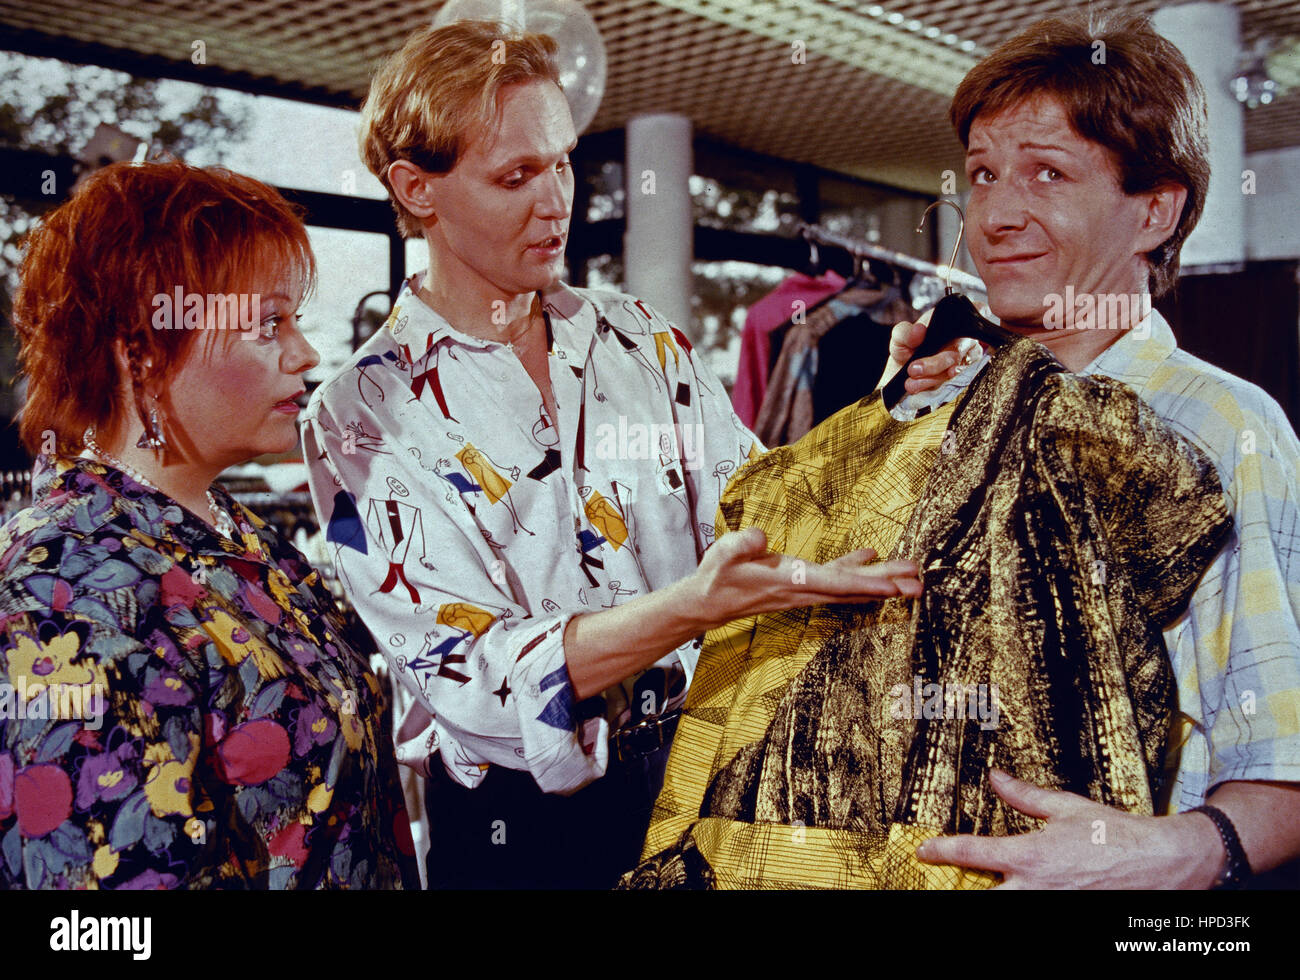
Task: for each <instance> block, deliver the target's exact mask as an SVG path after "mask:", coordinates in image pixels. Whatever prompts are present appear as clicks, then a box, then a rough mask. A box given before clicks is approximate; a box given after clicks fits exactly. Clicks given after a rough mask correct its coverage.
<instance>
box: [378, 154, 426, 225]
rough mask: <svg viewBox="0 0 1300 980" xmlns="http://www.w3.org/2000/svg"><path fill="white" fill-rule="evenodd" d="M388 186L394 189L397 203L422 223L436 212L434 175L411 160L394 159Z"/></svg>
mask: <svg viewBox="0 0 1300 980" xmlns="http://www.w3.org/2000/svg"><path fill="white" fill-rule="evenodd" d="M387 176H388V186H389V187H391V188H392V189H393V197H395V198H397V203H398V204H400V205H401V206H402V207H404V208H405V209H406V210H407V211H409V212H410V213H411V214H413V215H415V217H416V218H418V219H419V220H420V222H421V223H424V222H427V221H429V220H431V219H432V218H433V216H434V214H435V207H434V198H435V196H436V195H435V193H434V184H433V181H434V175H433V174H431V173H429V172H428V171H426V170H424V169H423V168H421V167H419V166H418V165H416V164H414V163H412V162H411V161H410V160H394V161H393V162H392V163H390V164H389V165H388V175H387Z"/></svg>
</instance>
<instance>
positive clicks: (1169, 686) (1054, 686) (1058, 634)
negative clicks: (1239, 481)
mask: <svg viewBox="0 0 1300 980" xmlns="http://www.w3.org/2000/svg"><path fill="white" fill-rule="evenodd" d="M719 510H720V514H721V518H722V519H721V520H720V521H719V530H720V531H722V529H723V528H722V525H723V524H725V530H726V532H728V533H729V532H731V531H736V530H740V529H742V528H745V527H748V526H750V525H756V526H759V527H761V528H763V530H764V531H765V532H767V533H768V535H769V547H771V548H772V549H773V550H777V551H782V552H785V553H787V554H790V555H792V556H796V557H800V558H804V559H807V560H811V561H817V562H824V561H828V560H831V559H833V558H835V557H837V556H838V555H841V554H844V553H845V552H847V551H850V550H852V549H855V548H860V547H866V546H871V547H875V548H877V550H878V551H880V553H882V554H891V555H895V556H909V557H913V558H915V559H916V560H917V561H918V563H919V564H920V566H921V568H922V570H923V571H922V576H923V581H924V583H925V591H924V593H923V595H922V596H921V597H920V598H919V599H915V600H912V599H901V598H898V599H889V600H885V601H882V602H878V603H871V604H864V605H822V606H816V607H813V608H812V609H803V610H790V611H787V612H783V613H776V614H767V615H761V616H757V617H750V618H748V619H745V620H740V621H737V622H734V623H731V624H729V625H728V626H726V627H724V628H722V629H719V630H714V631H712V632H711V633H710V634H709V635H708V637H707V638H706V641H705V646H704V651H703V653H702V655H701V658H700V662H699V665H698V668H697V673H696V677H695V681H694V684H693V686H692V689H691V694H690V697H689V698H688V701H687V704H686V706H685V709H684V712H683V717H682V721H681V723H680V726H679V728H678V733H677V738H676V742H675V743H674V746H673V752H672V756H671V758H670V760H669V765H668V771H667V777H666V780H665V784H664V790H663V792H662V793H661V795H660V797H659V800H658V801H657V804H656V808H655V817H654V819H653V821H652V823H651V827H650V831H649V835H648V837H647V840H646V846H645V848H644V850H643V861H642V864H641V865H640V866H639V867H638V868H637V869H635V870H634V871H633V872H630V873H629V874H628V875H626V876H625V877H624V881H623V885H624V887H650V888H655V887H658V888H663V887H709V886H713V887H744V888H790V887H802V888H806V887H830V888H842V887H881V888H914V887H947V888H951V887H985V886H988V885H990V884H993V883H994V880H995V879H994V877H993V876H992V875H990V874H987V873H984V872H980V871H972V870H967V869H962V868H955V867H950V866H942V865H926V864H922V863H920V862H919V861H917V860H916V858H915V848H916V846H917V844H919V843H920V842H921V841H922V840H924V839H926V838H928V837H931V836H935V835H937V834H945V833H970V834H983V835H1006V834H1014V833H1021V832H1025V831H1028V830H1032V829H1035V828H1036V827H1037V825H1038V824H1037V821H1036V820H1035V819H1034V818H1031V817H1028V816H1026V815H1024V814H1021V813H1019V812H1017V811H1016V810H1014V809H1013V808H1011V807H1009V806H1007V805H1006V804H1004V803H1003V802H1002V800H1001V799H1000V798H999V797H997V796H996V794H994V793H993V792H992V790H991V788H990V786H989V783H988V779H987V774H988V770H989V769H990V768H991V767H993V766H997V767H999V768H1002V769H1004V770H1006V771H1008V772H1010V773H1011V774H1012V775H1014V776H1017V777H1019V778H1021V779H1025V780H1028V781H1030V782H1033V783H1035V784H1037V785H1040V786H1046V787H1049V788H1053V789H1061V790H1067V791H1071V792H1075V793H1078V794H1080V795H1083V796H1087V797H1089V798H1091V799H1093V800H1096V801H1098V802H1100V803H1103V804H1106V805H1110V806H1115V807H1119V808H1121V809H1124V810H1127V811H1129V812H1134V813H1146V814H1149V813H1152V812H1153V799H1154V796H1155V794H1156V793H1157V792H1158V791H1159V788H1160V784H1161V782H1162V779H1163V778H1164V776H1163V765H1164V758H1163V755H1164V747H1165V745H1166V737H1167V735H1168V732H1169V727H1170V722H1171V718H1172V715H1173V708H1174V684H1173V677H1172V671H1171V668H1170V665H1169V661H1168V658H1167V655H1166V650H1165V646H1164V641H1163V637H1162V635H1161V633H1160V627H1161V626H1162V625H1164V624H1166V623H1167V622H1169V621H1170V620H1172V619H1173V618H1174V617H1175V616H1176V615H1177V614H1178V613H1179V612H1180V611H1181V610H1182V609H1183V608H1184V607H1185V606H1186V604H1187V601H1188V598H1189V596H1190V595H1191V593H1192V591H1193V589H1194V588H1195V586H1196V583H1197V581H1198V579H1199V578H1200V576H1201V574H1202V572H1203V571H1204V569H1205V567H1206V566H1207V565H1208V563H1209V562H1210V560H1211V559H1212V558H1213V556H1214V554H1215V553H1216V551H1217V550H1218V549H1219V547H1220V546H1221V545H1222V542H1223V540H1224V539H1225V537H1226V536H1227V535H1228V534H1229V533H1230V531H1231V526H1232V521H1231V517H1230V516H1229V513H1228V509H1227V505H1226V503H1225V501H1224V498H1223V493H1222V489H1221V487H1220V484H1219V480H1218V476H1217V473H1216V471H1215V469H1214V466H1213V464H1212V463H1211V462H1210V461H1209V460H1208V459H1207V458H1206V457H1205V456H1204V454H1202V453H1201V452H1200V451H1199V450H1198V449H1196V448H1195V447H1193V446H1192V445H1191V444H1189V443H1187V442H1186V441H1184V440H1182V439H1180V438H1178V437H1177V436H1176V435H1175V434H1174V433H1173V432H1171V431H1170V430H1169V429H1168V428H1166V427H1165V425H1164V424H1163V423H1162V422H1161V421H1160V419H1159V418H1158V417H1157V416H1156V415H1155V413H1154V412H1153V411H1152V410H1151V409H1150V408H1148V407H1147V406H1146V404H1145V403H1144V402H1142V401H1141V400H1139V399H1138V398H1137V397H1136V395H1135V394H1134V393H1133V392H1132V391H1131V390H1130V389H1128V388H1127V387H1125V386H1124V385H1122V384H1119V383H1118V382H1115V381H1112V380H1110V379H1106V378H1083V377H1078V376H1075V375H1071V374H1068V373H1065V372H1064V371H1063V369H1062V368H1061V367H1060V365H1059V364H1058V363H1057V362H1056V361H1055V360H1054V359H1053V358H1052V357H1051V356H1050V354H1048V353H1047V351H1046V350H1045V349H1044V348H1042V347H1041V346H1039V345H1038V344H1035V343H1033V342H1032V341H1028V340H1021V341H1018V342H1017V343H1015V344H1013V345H1011V346H1010V347H1008V348H1006V349H1004V350H1002V351H999V352H998V353H997V354H996V355H995V356H994V357H993V359H992V362H991V364H990V365H989V366H988V367H987V369H986V370H985V371H984V372H983V374H982V376H981V377H980V378H979V379H978V380H977V381H976V382H975V383H974V384H972V385H971V386H970V388H969V389H968V390H967V392H966V394H965V395H964V396H963V397H962V398H961V399H960V400H955V401H949V402H948V403H947V404H945V405H943V406H941V407H940V408H937V409H935V410H933V411H931V412H929V413H928V414H924V415H921V416H920V417H919V418H918V419H917V420H916V421H914V422H911V423H901V422H898V421H895V420H894V419H893V418H892V417H891V416H890V415H889V414H888V412H886V411H885V409H884V406H883V403H882V400H881V398H880V396H879V394H875V395H873V396H872V397H870V398H867V399H863V400H862V401H860V402H859V403H857V404H856V405H854V406H852V407H850V408H849V409H846V410H845V411H843V412H841V413H839V414H837V415H836V416H834V417H833V418H832V419H830V420H829V421H827V422H826V423H825V424H823V425H821V426H819V427H818V428H816V429H815V430H813V431H812V432H811V433H809V435H808V436H806V437H805V438H804V439H803V440H801V441H800V442H799V443H798V444H796V445H795V446H792V447H786V448H781V449H777V450H773V451H771V452H769V453H767V454H765V455H764V456H762V457H760V458H759V459H758V460H757V461H755V462H754V463H752V464H750V465H749V466H747V467H745V468H744V469H743V470H742V471H741V472H740V474H739V475H738V476H737V478H736V479H735V480H734V481H733V482H732V483H731V485H730V486H729V487H728V488H727V491H726V493H725V494H724V495H723V498H722V501H721V503H720V506H719ZM900 528H901V529H902V530H901V533H900V532H899V530H898V529H900ZM932 685H933V686H932Z"/></svg>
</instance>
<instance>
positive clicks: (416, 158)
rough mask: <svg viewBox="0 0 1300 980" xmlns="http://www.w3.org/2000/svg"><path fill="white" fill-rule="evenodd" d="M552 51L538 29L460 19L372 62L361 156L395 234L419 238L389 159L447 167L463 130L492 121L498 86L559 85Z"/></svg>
mask: <svg viewBox="0 0 1300 980" xmlns="http://www.w3.org/2000/svg"><path fill="white" fill-rule="evenodd" d="M555 53H556V47H555V41H554V40H552V39H551V38H550V37H548V36H547V35H545V34H526V33H525V34H521V33H519V32H517V31H515V30H514V29H513V28H511V27H509V26H507V25H505V24H501V23H496V22H493V21H482V20H468V21H459V22H457V23H454V24H448V25H446V26H445V27H437V28H435V27H425V28H422V29H421V30H419V31H416V32H415V33H414V34H412V35H411V36H410V37H409V38H408V39H407V41H406V43H405V44H403V45H402V47H401V49H400V50H399V51H397V52H396V53H395V54H393V55H392V56H391V57H389V58H388V60H387V61H385V62H384V63H383V64H382V65H380V67H379V70H378V71H377V72H376V73H375V77H374V79H373V80H372V81H371V83H370V93H369V94H368V95H367V96H366V101H365V104H364V105H362V107H361V132H360V146H361V159H362V160H364V161H365V163H366V166H367V167H369V168H370V172H371V173H373V174H374V175H375V176H376V177H378V178H379V179H380V180H381V181H382V182H383V184H384V187H385V189H386V190H387V191H388V197H389V199H390V200H391V201H392V202H393V210H394V211H395V212H396V213H397V227H398V230H399V231H401V233H402V237H403V238H419V237H421V235H422V234H423V228H422V226H421V224H420V219H419V218H417V217H416V216H415V215H413V214H411V212H409V211H408V210H406V208H404V207H402V205H401V203H400V202H399V201H398V200H397V196H396V195H395V194H394V193H393V188H392V185H391V184H390V183H389V182H388V167H389V165H390V164H392V163H393V162H394V161H396V160H409V161H410V162H411V163H414V164H416V165H417V166H418V167H420V168H421V169H423V170H426V171H428V172H429V173H434V174H445V173H447V172H449V171H450V170H451V169H452V167H454V166H455V165H456V162H457V161H458V160H459V159H460V157H461V154H462V153H463V152H464V151H465V147H466V145H467V144H468V142H469V136H470V134H472V133H474V132H483V131H486V130H487V129H489V128H490V127H491V126H492V125H493V123H494V122H495V120H496V118H497V115H498V113H499V111H500V106H499V102H498V96H499V95H500V93H501V90H502V89H503V88H505V87H506V86H508V85H518V84H521V83H523V82H532V81H549V82H554V83H555V84H556V85H559V84H560V71H559V67H558V66H557V64H556V60H555Z"/></svg>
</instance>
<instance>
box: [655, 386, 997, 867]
mask: <svg viewBox="0 0 1300 980" xmlns="http://www.w3.org/2000/svg"><path fill="white" fill-rule="evenodd" d="M959 401H960V399H957V400H954V401H951V402H949V403H948V404H946V405H944V406H943V407H941V408H939V409H937V410H935V411H934V412H931V413H930V414H928V415H925V416H923V417H922V418H920V419H918V420H917V421H915V422H908V423H903V422H897V421H895V420H894V419H893V418H892V417H891V416H890V415H889V413H888V412H887V411H886V410H885V408H884V405H883V403H882V402H881V400H880V398H879V397H878V396H876V395H873V396H871V397H870V398H866V399H863V400H862V401H860V402H858V403H856V404H854V405H851V406H849V407H848V408H846V409H844V410H843V411H841V412H839V413H837V414H836V415H834V416H832V417H831V418H830V419H827V420H826V421H825V422H824V423H822V424H821V425H820V426H818V427H817V428H816V429H814V430H813V431H812V432H810V433H808V435H807V436H805V437H804V438H803V439H801V440H800V441H799V442H797V443H795V444H794V445H792V446H786V447H781V448H778V449H774V450H772V451H771V452H769V453H767V454H766V455H764V456H762V457H760V458H759V460H758V461H756V462H754V463H751V464H750V465H748V466H746V467H745V468H744V469H742V470H741V471H740V473H739V474H738V475H737V477H736V478H735V480H733V481H732V483H731V484H730V485H729V486H728V487H727V489H726V491H725V493H724V494H723V496H722V500H721V504H720V508H719V511H720V516H719V519H718V521H717V523H716V528H717V532H718V534H719V536H721V535H722V534H723V533H726V532H727V531H728V530H739V529H741V528H744V527H749V526H751V525H756V526H758V527H761V528H762V529H763V530H764V532H765V533H766V534H767V537H768V547H769V549H770V550H772V551H780V552H784V553H786V554H788V555H791V556H792V557H796V558H801V559H804V560H806V561H811V562H819V563H821V562H827V561H831V560H833V559H835V558H838V557H839V556H840V555H843V554H845V553H846V552H849V551H852V550H854V549H857V548H864V547H870V548H874V549H875V550H876V552H877V553H878V554H879V555H880V556H881V557H882V558H883V557H886V556H889V555H891V554H892V553H893V550H894V548H895V546H896V544H897V543H898V539H899V537H900V535H901V533H902V530H903V528H904V526H905V525H906V524H907V521H908V519H909V518H910V516H911V512H912V509H913V507H914V505H915V503H916V500H917V499H918V497H919V496H920V494H921V491H922V489H923V487H924V485H925V481H926V478H927V477H928V475H929V473H930V470H931V469H932V467H933V464H934V461H935V459H936V456H937V454H938V453H939V452H941V451H942V449H943V440H944V432H945V430H946V429H947V426H948V422H949V420H950V418H951V415H952V412H953V410H954V408H955V407H956V405H957V404H958V402H959ZM863 446H870V447H873V449H872V453H871V455H870V456H869V457H866V458H864V457H863V455H862V447H863ZM728 515H730V519H728ZM871 608H872V610H873V613H874V614H878V615H888V614H891V612H892V614H894V615H897V614H899V611H900V608H901V607H900V606H899V604H877V605H875V606H873V607H871ZM842 624H843V619H842V618H841V617H837V616H836V615H835V614H834V608H833V607H828V606H816V607H813V608H811V609H807V608H805V609H797V610H789V611H786V612H782V613H773V614H764V615H761V616H757V617H748V618H746V619H742V620H737V621H735V622H732V623H729V624H728V625H727V626H725V627H722V628H720V629H716V630H712V631H711V632H709V634H708V635H707V636H706V637H705V642H704V649H703V652H702V653H701V656H700V662H699V666H698V668H697V670H696V674H695V679H694V683H693V686H692V688H691V693H690V695H689V697H688V699H687V702H686V705H685V707H684V709H683V714H682V720H681V722H680V724H679V726H678V730H677V735H676V737H675V739H674V742H673V748H672V752H671V755H670V757H669V760H668V766H667V772H666V775H665V781H664V788H663V791H662V793H661V794H660V797H659V799H658V801H657V802H656V805H655V809H654V813H653V815H652V817H651V822H650V828H649V832H648V834H647V837H646V843H645V848H644V851H643V858H649V857H650V856H652V855H654V854H657V853H658V852H660V851H663V850H665V849H666V848H668V847H671V846H672V845H674V844H676V843H677V842H678V840H679V839H680V837H681V835H682V834H683V833H685V832H686V831H687V829H688V828H691V831H692V836H693V840H694V843H695V845H696V847H697V848H698V849H699V851H700V853H701V854H702V855H703V856H704V858H705V859H706V860H707V861H708V862H709V865H710V867H711V868H712V870H713V872H714V873H715V875H716V882H717V884H718V886H719V887H731V888H849V887H868V888H870V887H876V886H877V883H878V882H879V881H881V880H882V877H881V873H882V870H883V869H885V867H886V865H888V867H889V869H890V870H891V874H890V875H889V876H888V880H893V881H900V880H901V881H907V882H908V883H909V884H910V885H911V886H912V887H917V888H926V887H928V888H979V887H988V886H990V885H992V884H995V883H996V880H997V879H996V877H995V876H992V875H988V874H984V873H981V872H971V871H966V870H963V869H959V868H953V867H950V866H937V865H926V864H922V863H921V862H919V861H917V860H916V858H915V848H916V845H917V844H919V843H920V842H921V841H922V840H925V839H926V838H928V837H931V836H934V835H935V834H936V833H937V831H933V830H927V829H925V828H917V827H902V826H898V825H894V826H892V827H891V828H890V830H889V834H888V837H887V839H886V838H885V837H884V835H880V837H881V839H879V840H874V839H871V838H870V836H869V835H866V834H862V833H856V832H852V831H841V830H830V829H825V828H814V827H799V826H797V825H795V826H786V825H779V824H749V823H743V822H738V821H732V820H726V819H721V818H706V819H703V820H701V819H700V817H699V812H700V804H701V803H702V801H703V799H704V796H705V793H706V792H707V789H708V786H709V783H710V781H711V780H712V779H713V777H714V775H715V774H716V773H717V772H718V771H719V770H720V769H722V768H723V767H725V766H726V765H727V764H728V763H729V762H731V761H732V760H733V759H734V758H735V756H736V753H737V752H738V751H739V750H740V749H741V748H742V747H743V746H745V745H746V744H748V743H751V742H754V741H756V740H758V739H761V738H762V737H763V735H764V733H765V732H766V731H767V728H768V726H769V725H770V724H771V722H772V718H773V715H774V713H775V710H776V707H777V705H778V703H779V702H780V700H781V697H782V695H783V694H784V693H785V690H786V688H787V687H788V686H789V684H790V683H791V681H792V680H794V678H795V677H796V676H797V675H798V674H799V673H800V671H802V670H803V668H804V666H805V665H806V664H807V663H808V661H809V660H810V659H811V658H812V657H813V655H814V654H815V653H816V652H817V651H818V650H819V649H820V648H821V646H822V645H823V643H824V642H825V641H826V640H827V639H829V637H830V636H831V635H832V634H833V632H834V631H835V630H837V629H840V628H842ZM692 824H693V825H694V826H693V827H692Z"/></svg>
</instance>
